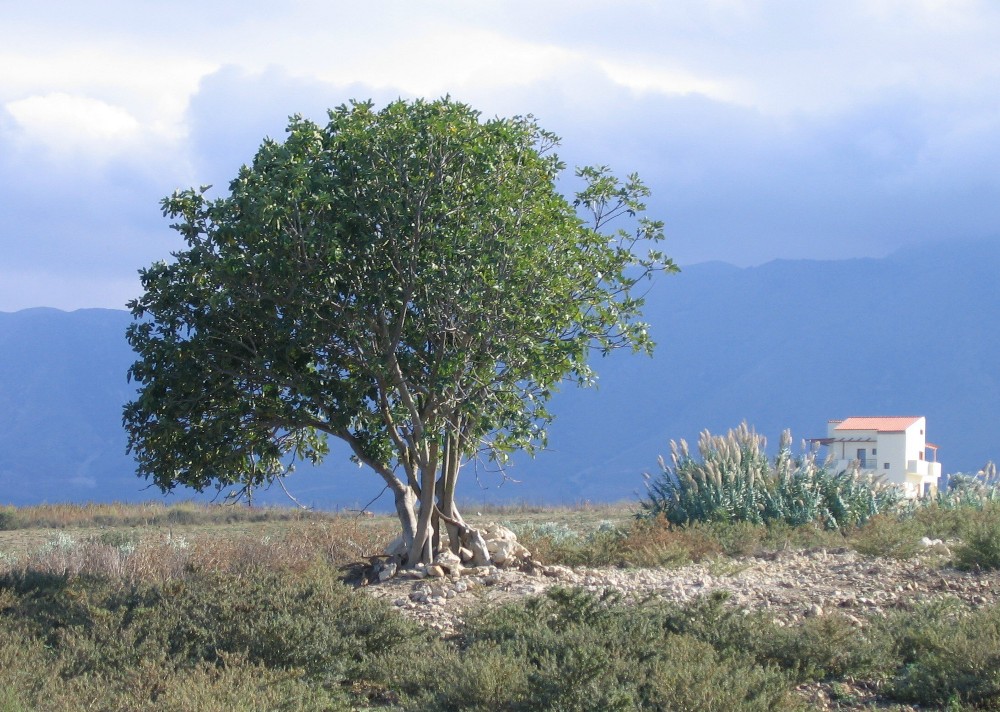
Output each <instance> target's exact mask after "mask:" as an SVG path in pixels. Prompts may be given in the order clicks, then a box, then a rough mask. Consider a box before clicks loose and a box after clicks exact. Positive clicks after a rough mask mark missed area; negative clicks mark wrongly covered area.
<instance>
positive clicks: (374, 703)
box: [0, 492, 1000, 711]
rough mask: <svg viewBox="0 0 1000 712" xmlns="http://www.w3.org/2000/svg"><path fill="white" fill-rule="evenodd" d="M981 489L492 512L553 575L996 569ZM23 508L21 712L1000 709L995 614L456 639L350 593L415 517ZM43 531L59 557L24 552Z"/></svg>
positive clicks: (662, 615)
mask: <svg viewBox="0 0 1000 712" xmlns="http://www.w3.org/2000/svg"><path fill="white" fill-rule="evenodd" d="M981 494H982V495H983V496H978V497H977V496H973V495H971V494H969V493H968V492H966V493H963V494H962V496H957V494H956V493H955V492H949V493H945V494H943V495H942V496H941V497H939V498H938V499H937V500H936V501H932V502H927V503H925V504H922V505H914V506H910V507H907V508H900V509H899V510H898V511H896V512H893V513H883V514H880V515H878V516H877V517H873V518H871V519H869V520H868V521H867V522H866V523H864V524H863V525H860V526H854V527H841V528H837V529H830V528H828V527H825V526H824V525H823V522H822V520H819V521H817V522H813V523H808V524H804V525H800V526H791V525H789V524H787V523H786V522H782V521H776V522H772V523H771V524H770V525H765V524H754V523H750V522H745V521H734V522H726V521H708V522H690V523H688V524H686V525H677V524H673V523H671V522H670V521H669V520H668V519H667V518H666V517H664V516H657V517H645V518H635V517H634V516H627V515H628V514H629V512H628V511H627V510H625V509H623V508H622V507H617V508H609V509H608V510H606V511H602V510H600V509H593V508H591V509H589V510H586V511H574V510H569V509H544V508H534V509H533V508H529V507H518V508H513V509H511V510H509V511H504V510H498V511H493V512H490V513H489V515H488V516H490V517H492V518H494V519H500V520H503V521H505V522H506V523H507V524H508V525H509V526H510V527H512V528H513V529H515V530H516V531H517V532H518V533H519V540H520V541H522V542H524V543H526V544H528V546H529V547H531V548H532V549H533V550H534V551H535V554H536V557H537V558H539V559H542V560H544V561H545V562H546V563H560V564H566V565H575V564H586V565H590V566H597V565H601V566H623V567H634V566H677V565H681V564H685V563H688V562H691V561H698V560H706V559H708V560H719V561H720V564H721V563H722V562H724V561H725V560H726V557H729V556H741V555H752V554H764V553H766V552H767V551H769V550H778V549H786V548H788V547H800V548H814V547H817V546H827V547H830V546H854V547H856V548H858V549H859V551H860V550H862V549H863V550H864V552H865V553H866V555H872V556H881V555H890V556H906V555H909V553H908V552H915V551H916V550H917V549H918V548H919V540H920V538H921V537H923V536H930V535H934V536H937V537H945V538H946V539H948V540H949V541H951V542H952V543H953V548H954V557H953V562H954V564H955V565H957V566H963V567H967V568H970V569H976V568H977V567H979V568H987V567H991V566H996V563H995V561H996V557H997V556H998V554H1000V543H998V542H1000V536H997V534H996V533H997V532H998V531H1000V505H998V504H996V503H995V502H994V501H992V499H991V496H990V495H989V494H987V493H985V492H982V493H981ZM4 513H5V521H7V522H8V523H11V522H13V523H15V524H17V525H18V526H19V527H21V528H18V529H12V528H10V527H9V526H8V530H7V531H4V532H0V552H2V553H0V709H2V710H77V709H108V710H139V709H161V710H189V709H199V710H216V709H217V710H223V709H225V710H229V709H289V710H349V709H387V710H552V709H561V710H595V711H596V710H634V709H648V710H662V709H706V710H713V709H715V710H731V709H751V710H752V709H761V710H764V709H778V710H780V709H803V708H807V706H808V705H807V704H806V703H805V702H804V701H803V696H802V695H801V694H800V691H801V690H802V689H805V688H808V687H809V686H810V685H816V684H822V685H826V686H828V687H831V689H834V690H848V689H850V690H855V689H857V688H858V686H859V685H860V686H862V687H863V688H864V689H866V690H868V691H870V692H871V693H872V695H874V698H875V699H878V700H879V701H880V702H879V704H882V705H889V706H890V708H891V706H892V705H903V704H919V705H922V706H924V707H928V708H945V707H947V708H948V709H963V708H967V709H980V708H981V709H994V708H995V707H996V699H997V697H998V695H1000V673H998V672H997V670H1000V666H998V665H997V662H998V655H1000V654H998V652H997V651H1000V609H998V608H997V607H995V606H992V605H987V606H981V607H978V608H971V607H969V606H967V605H965V604H962V603H960V602H958V601H954V602H949V601H948V600H947V599H944V600H942V601H940V602H938V603H936V604H934V605H929V606H928V607H927V608H926V609H925V610H922V611H921V614H920V615H914V614H913V613H912V612H906V611H887V612H886V613H885V614H884V615H881V616H874V617H872V618H871V619H870V620H869V621H868V622H867V624H866V625H865V626H863V627H858V626H857V625H856V624H854V623H853V622H852V621H850V620H849V619H848V618H847V617H846V616H841V615H839V614H838V613H836V612H832V613H830V614H829V615H827V616H824V617H821V618H805V619H801V620H798V621H795V622H792V623H779V622H778V621H777V620H776V619H774V618H773V617H772V616H771V615H769V614H765V613H763V612H747V611H743V610H740V609H738V608H737V607H735V606H731V605H729V604H728V603H727V600H726V594H725V593H724V592H717V593H713V594H710V595H708V596H706V597H703V598H700V599H697V600H695V601H692V602H688V603H684V604H681V603H673V602H667V601H664V600H659V599H655V598H653V599H649V600H646V601H640V602H635V601H631V602H627V603H626V602H625V601H624V600H622V599H621V598H620V597H619V595H618V594H617V593H616V592H614V591H607V592H605V593H603V594H600V593H590V592H587V591H584V590H581V589H573V588H562V589H560V588H555V589H550V590H549V591H548V592H547V593H546V594H544V595H541V596H534V597H526V598H524V599H522V600H518V601H515V602H511V603H507V604H504V605H501V606H495V607H484V608H482V609H480V610H478V611H477V612H475V613H472V614H470V615H469V616H467V617H466V618H465V621H464V624H463V625H462V626H461V627H460V629H459V630H458V631H457V634H456V635H455V636H454V637H449V638H447V639H442V638H441V637H440V635H439V634H437V633H435V632H434V631H431V630H429V629H426V628H423V627H421V626H420V625H418V624H417V623H415V622H413V621H412V620H410V619H407V618H405V617H404V616H403V615H401V614H400V613H399V612H398V611H397V610H395V609H394V608H393V607H392V606H390V605H388V604H386V603H385V602H384V601H381V600H377V599H374V598H372V597H370V596H367V595H366V594H365V593H364V591H363V590H360V589H357V588H355V587H353V586H351V585H349V583H346V582H345V580H349V579H350V577H351V572H352V571H354V572H356V571H357V570H358V568H359V567H361V566H362V565H363V563H364V557H366V556H370V555H372V554H373V553H375V552H377V551H379V550H380V547H381V546H383V545H384V544H385V542H386V541H388V539H389V538H390V537H391V535H392V534H393V532H394V529H395V524H396V522H395V518H394V517H389V516H376V517H363V516H357V515H328V514H320V513H304V512H294V511H292V510H280V509H264V510H253V509H248V508H236V507H233V506H219V505H214V506H206V505H195V504H184V505H181V506H178V507H160V506H158V505H121V504H119V505H110V506H109V505H92V506H88V507H69V506H62V507H38V508H29V509H13V508H8V509H5V510H4ZM181 521H183V522H184V524H180V523H178V522H181ZM890 532H892V534H890ZM26 535H35V536H38V537H41V538H42V540H41V543H36V544H34V545H31V546H26V545H24V544H23V542H22V543H21V544H20V545H16V542H18V537H23V536H26ZM907 542H908V543H909V544H911V546H909V547H907V546H904V545H903V544H905V543H907ZM942 565H948V564H942ZM843 694H844V695H845V696H846V697H845V699H844V700H841V703H842V704H843V705H845V706H847V705H848V702H849V701H850V700H849V699H847V698H849V697H850V695H849V694H848V693H847V692H844V693H843Z"/></svg>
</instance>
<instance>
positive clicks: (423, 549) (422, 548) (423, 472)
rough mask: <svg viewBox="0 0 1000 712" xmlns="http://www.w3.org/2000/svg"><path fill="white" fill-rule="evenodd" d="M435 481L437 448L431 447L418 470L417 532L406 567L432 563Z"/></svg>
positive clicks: (433, 552)
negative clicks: (418, 507)
mask: <svg viewBox="0 0 1000 712" xmlns="http://www.w3.org/2000/svg"><path fill="white" fill-rule="evenodd" d="M436 479H437V446H436V445H432V446H431V447H429V448H428V452H427V453H425V457H424V458H423V462H422V463H421V468H420V511H419V513H418V515H417V531H416V534H415V536H414V540H413V546H411V547H410V548H409V555H408V557H407V560H406V565H407V566H408V567H413V566H416V565H417V564H419V563H423V564H430V563H431V562H433V561H434V554H435V551H434V545H433V538H434V524H433V521H432V517H433V515H434V481H435V480H436Z"/></svg>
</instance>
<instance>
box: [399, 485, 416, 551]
mask: <svg viewBox="0 0 1000 712" xmlns="http://www.w3.org/2000/svg"><path fill="white" fill-rule="evenodd" d="M393 496H394V497H395V500H396V516H398V517H399V525H400V528H401V529H402V532H403V545H404V546H405V547H406V551H410V550H411V549H413V541H414V539H415V538H416V532H417V514H416V509H415V507H414V505H415V504H416V502H417V497H416V495H415V494H414V493H413V490H412V489H410V488H409V487H407V486H405V485H404V486H402V487H400V488H399V489H395V490H394V491H393Z"/></svg>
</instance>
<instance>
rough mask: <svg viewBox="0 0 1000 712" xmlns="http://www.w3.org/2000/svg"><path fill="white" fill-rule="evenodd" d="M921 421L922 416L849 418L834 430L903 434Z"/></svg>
mask: <svg viewBox="0 0 1000 712" xmlns="http://www.w3.org/2000/svg"><path fill="white" fill-rule="evenodd" d="M918 420H920V416H907V417H895V416H878V417H874V418H856V417H855V418H848V419H847V420H845V421H843V422H842V423H840V424H839V425H838V426H837V427H835V428H834V430H876V431H878V432H880V433H901V432H903V431H904V430H906V429H907V428H908V427H910V426H911V425H913V424H914V423H916V422H917V421H918Z"/></svg>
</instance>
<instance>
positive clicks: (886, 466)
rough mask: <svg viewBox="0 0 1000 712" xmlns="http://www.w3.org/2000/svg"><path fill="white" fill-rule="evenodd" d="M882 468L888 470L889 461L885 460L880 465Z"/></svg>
mask: <svg viewBox="0 0 1000 712" xmlns="http://www.w3.org/2000/svg"><path fill="white" fill-rule="evenodd" d="M882 469H883V470H888V469H889V463H888V462H887V463H885V464H884V465H882Z"/></svg>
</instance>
